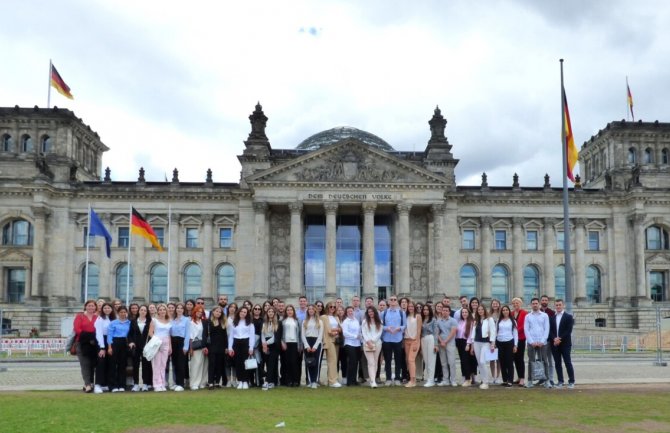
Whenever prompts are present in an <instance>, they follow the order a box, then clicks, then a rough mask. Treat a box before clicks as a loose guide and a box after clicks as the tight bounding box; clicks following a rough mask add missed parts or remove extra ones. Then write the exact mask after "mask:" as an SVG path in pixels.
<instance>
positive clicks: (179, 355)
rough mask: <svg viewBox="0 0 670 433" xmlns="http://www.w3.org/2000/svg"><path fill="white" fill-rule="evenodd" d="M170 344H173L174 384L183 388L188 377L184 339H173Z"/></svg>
mask: <svg viewBox="0 0 670 433" xmlns="http://www.w3.org/2000/svg"><path fill="white" fill-rule="evenodd" d="M170 342H171V343H172V372H173V374H174V383H175V385H177V386H181V387H182V388H183V387H184V378H185V377H186V355H185V354H184V339H183V338H182V337H171V338H170Z"/></svg>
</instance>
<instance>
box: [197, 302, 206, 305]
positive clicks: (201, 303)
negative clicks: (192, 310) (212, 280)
mask: <svg viewBox="0 0 670 433" xmlns="http://www.w3.org/2000/svg"><path fill="white" fill-rule="evenodd" d="M196 304H197V305H205V303H204V302H196Z"/></svg>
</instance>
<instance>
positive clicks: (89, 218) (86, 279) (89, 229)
mask: <svg viewBox="0 0 670 433" xmlns="http://www.w3.org/2000/svg"><path fill="white" fill-rule="evenodd" d="M90 240H91V203H89V204H88V225H87V226H86V239H85V241H86V265H85V266H84V272H86V275H84V299H83V301H84V302H86V301H87V300H88V244H89V243H90Z"/></svg>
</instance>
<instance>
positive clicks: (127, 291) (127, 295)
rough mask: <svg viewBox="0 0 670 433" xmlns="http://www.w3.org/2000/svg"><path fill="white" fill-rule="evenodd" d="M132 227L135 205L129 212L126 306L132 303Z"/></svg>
mask: <svg viewBox="0 0 670 433" xmlns="http://www.w3.org/2000/svg"><path fill="white" fill-rule="evenodd" d="M132 226H133V205H130V209H129V211H128V260H127V265H126V306H127V305H128V304H129V303H130V300H129V299H128V298H129V295H130V243H131V239H132V238H133V235H132V231H133V227H132Z"/></svg>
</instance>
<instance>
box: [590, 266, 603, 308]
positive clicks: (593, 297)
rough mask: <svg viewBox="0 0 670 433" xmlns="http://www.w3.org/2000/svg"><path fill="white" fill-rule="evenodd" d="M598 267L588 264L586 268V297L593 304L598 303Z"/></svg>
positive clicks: (599, 287) (599, 288)
mask: <svg viewBox="0 0 670 433" xmlns="http://www.w3.org/2000/svg"><path fill="white" fill-rule="evenodd" d="M600 293H601V286H600V269H598V268H597V267H596V266H593V265H590V266H589V267H588V268H586V299H588V301H589V302H592V303H594V304H598V303H600Z"/></svg>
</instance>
